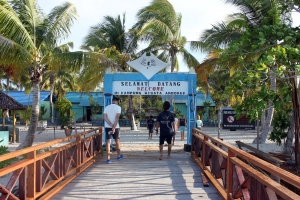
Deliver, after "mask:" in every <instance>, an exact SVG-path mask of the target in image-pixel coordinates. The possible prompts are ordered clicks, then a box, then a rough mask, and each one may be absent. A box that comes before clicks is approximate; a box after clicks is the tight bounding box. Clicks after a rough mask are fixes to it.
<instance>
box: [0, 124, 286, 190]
mask: <svg viewBox="0 0 300 200" xmlns="http://www.w3.org/2000/svg"><path fill="white" fill-rule="evenodd" d="M19 128H20V141H23V140H24V138H25V136H26V134H27V130H25V127H22V126H21V127H19ZM90 128H92V127H85V129H79V130H77V131H78V133H79V132H82V131H84V130H88V129H90ZM94 128H95V127H94ZM202 131H203V132H205V133H208V134H210V135H211V136H213V137H218V129H217V128H216V127H203V129H202ZM72 134H75V130H73V132H72ZM64 137H65V133H64V130H60V129H56V130H55V132H54V129H52V128H51V129H50V128H48V129H46V130H45V131H43V132H42V133H40V134H37V135H36V137H35V142H34V145H37V144H40V143H44V142H48V141H50V140H54V139H58V138H64ZM255 137H256V131H255V130H247V131H245V130H237V131H229V130H223V129H221V130H220V138H222V139H223V140H224V141H226V142H228V143H230V144H232V145H234V146H236V143H235V141H237V140H239V141H241V142H243V143H246V144H248V145H251V146H253V147H255V148H256V146H257V145H256V144H252V141H253V139H254V138H255ZM112 143H113V142H112ZM184 144H186V134H185V140H183V141H181V140H180V133H179V132H177V133H176V140H175V145H174V146H172V151H173V152H182V151H183V148H184ZM18 145H19V143H11V144H9V146H8V149H9V151H15V149H16V148H17V147H18ZM60 145H62V144H60ZM53 147H55V146H53ZM259 149H260V150H261V151H264V152H267V153H268V152H277V153H278V152H280V151H281V149H282V147H281V146H277V145H276V143H274V142H272V141H269V140H267V142H266V143H265V144H260V145H259ZM121 151H123V152H124V154H125V157H126V153H128V154H129V153H133V152H134V153H138V152H140V151H144V152H145V151H153V152H157V155H158V156H159V152H158V136H157V135H155V133H154V134H153V136H152V140H149V139H148V130H147V129H146V128H144V127H142V128H140V129H139V130H137V131H132V130H130V128H127V127H126V128H123V127H122V128H121ZM164 151H165V152H166V151H167V147H164ZM9 177H10V175H6V176H4V177H1V178H0V184H2V185H6V183H7V182H8V179H9Z"/></svg>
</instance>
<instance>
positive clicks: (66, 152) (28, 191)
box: [0, 127, 102, 199]
mask: <svg viewBox="0 0 300 200" xmlns="http://www.w3.org/2000/svg"><path fill="white" fill-rule="evenodd" d="M97 131H98V132H97ZM91 132H95V134H93V135H89V136H86V137H84V138H81V137H82V136H85V135H86V134H88V133H91ZM74 138H75V139H76V141H71V142H69V143H66V144H63V145H62V146H59V147H54V148H53V149H51V150H49V151H45V152H43V153H39V154H38V153H37V152H38V151H39V150H41V149H45V148H46V147H49V146H52V145H55V144H59V143H62V142H65V141H70V140H71V139H74ZM101 152H102V127H99V128H95V129H92V130H89V131H85V132H82V133H78V134H76V135H72V136H68V137H65V138H61V139H56V140H53V141H50V142H45V143H43V144H39V145H36V146H32V147H28V148H24V149H21V150H18V151H15V152H11V153H8V154H5V155H2V156H0V162H1V161H4V160H8V159H11V158H15V157H20V156H22V155H26V158H24V159H22V160H20V161H18V162H16V163H14V164H11V165H9V166H6V167H4V168H2V169H0V176H3V175H6V174H9V173H13V175H12V176H11V177H10V180H9V182H8V184H7V186H6V187H4V186H2V185H1V184H0V194H1V193H2V195H6V196H8V198H9V197H10V198H13V199H16V197H15V195H14V194H12V190H13V188H14V187H15V185H16V183H17V182H19V183H18V184H19V189H18V190H19V191H18V193H19V198H20V199H36V198H41V199H43V198H45V199H49V198H50V197H51V196H53V195H54V194H55V193H56V192H57V191H58V190H57V189H56V186H57V187H58V188H61V187H59V186H58V185H60V184H67V183H69V182H70V181H71V180H73V179H74V178H75V177H76V176H78V175H79V174H80V173H81V172H82V171H83V170H85V169H86V168H87V167H89V166H90V165H91V164H92V163H94V162H95V160H94V159H93V158H94V157H95V156H97V155H100V156H101ZM50 177H51V178H52V179H49V178H50ZM18 180H19V181H18ZM43 195H44V196H43Z"/></svg>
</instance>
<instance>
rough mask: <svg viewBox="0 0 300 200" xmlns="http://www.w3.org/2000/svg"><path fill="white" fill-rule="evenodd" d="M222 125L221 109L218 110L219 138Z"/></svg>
mask: <svg viewBox="0 0 300 200" xmlns="http://www.w3.org/2000/svg"><path fill="white" fill-rule="evenodd" d="M220 125H221V109H219V112H218V138H220Z"/></svg>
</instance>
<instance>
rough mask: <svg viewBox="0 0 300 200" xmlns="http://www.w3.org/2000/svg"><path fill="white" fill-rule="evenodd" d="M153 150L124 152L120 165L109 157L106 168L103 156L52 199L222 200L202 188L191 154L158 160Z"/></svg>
mask: <svg viewBox="0 0 300 200" xmlns="http://www.w3.org/2000/svg"><path fill="white" fill-rule="evenodd" d="M156 143H157V142H156ZM155 146H156V147H155V148H153V149H152V150H151V148H147V150H140V151H132V150H127V151H123V153H124V156H125V158H124V159H123V160H121V161H117V159H116V155H112V157H111V159H112V163H111V164H105V161H106V157H105V156H103V157H102V158H101V159H99V160H98V161H97V162H96V163H95V164H94V165H92V166H91V167H90V168H88V169H87V170H86V171H85V172H83V173H82V174H81V175H80V176H79V177H77V178H76V179H74V180H73V181H72V182H71V183H70V184H68V185H67V186H66V187H65V188H63V189H62V190H61V191H60V192H59V193H58V194H56V195H55V196H54V197H53V198H52V199H53V200H61V199H65V200H76V199H184V200H188V199H213V200H218V199H222V198H221V197H220V196H219V194H218V193H217V191H216V189H215V188H214V187H213V186H212V185H210V186H209V187H204V186H203V184H202V180H201V176H200V174H201V170H200V168H199V167H198V166H197V165H196V163H195V162H194V161H193V160H192V159H191V157H190V153H187V152H184V151H183V150H173V151H172V158H171V159H167V158H166V152H165V154H164V155H165V157H164V158H163V160H158V156H159V154H158V145H157V144H156V145H155ZM165 151H166V147H165Z"/></svg>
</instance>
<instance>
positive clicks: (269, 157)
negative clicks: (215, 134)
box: [235, 141, 285, 164]
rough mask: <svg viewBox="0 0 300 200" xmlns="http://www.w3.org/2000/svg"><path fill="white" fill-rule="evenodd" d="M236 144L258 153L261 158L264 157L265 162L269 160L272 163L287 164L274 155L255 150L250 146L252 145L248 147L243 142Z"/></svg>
mask: <svg viewBox="0 0 300 200" xmlns="http://www.w3.org/2000/svg"><path fill="white" fill-rule="evenodd" d="M235 142H236V143H237V144H238V145H239V146H240V147H245V148H247V149H249V150H251V151H253V152H254V153H256V154H257V155H258V156H259V157H262V158H263V159H264V160H267V161H269V162H271V163H276V164H277V163H278V164H283V163H284V162H285V161H283V160H281V159H279V158H276V157H274V156H272V155H270V154H268V153H265V152H263V151H260V150H258V149H256V148H254V147H252V146H250V145H247V144H245V143H243V142H241V141H235Z"/></svg>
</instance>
